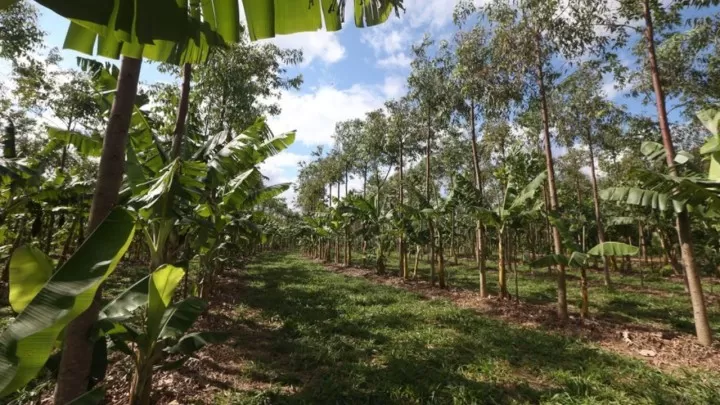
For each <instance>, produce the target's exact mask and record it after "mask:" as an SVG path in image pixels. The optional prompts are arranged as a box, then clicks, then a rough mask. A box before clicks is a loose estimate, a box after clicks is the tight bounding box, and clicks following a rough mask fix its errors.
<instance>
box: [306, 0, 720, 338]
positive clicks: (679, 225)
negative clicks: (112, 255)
mask: <svg viewBox="0 0 720 405" xmlns="http://www.w3.org/2000/svg"><path fill="white" fill-rule="evenodd" d="M712 6H714V3H712V2H699V1H698V2H687V1H682V2H679V1H678V2H670V3H669V4H668V3H667V2H656V1H651V0H642V1H620V2H615V3H613V4H612V5H611V4H608V3H607V2H602V1H593V0H583V1H580V2H573V3H572V4H566V3H563V2H534V1H523V2H512V3H511V2H507V1H502V0H496V1H493V2H491V3H490V4H488V5H487V6H484V7H482V8H476V7H475V6H474V5H473V4H472V3H471V2H461V3H459V4H458V6H457V7H456V10H455V19H456V23H457V25H458V32H457V33H456V34H455V37H454V39H453V40H452V41H451V42H448V41H440V42H435V41H433V40H432V39H431V38H429V37H426V38H425V39H424V41H423V42H422V43H420V44H418V45H415V46H414V47H413V52H414V56H415V59H414V61H413V62H412V65H411V67H412V70H411V73H410V76H409V77H408V81H407V87H408V93H407V95H406V96H404V97H402V98H401V99H399V100H392V101H388V102H387V103H386V104H385V106H384V108H382V109H379V110H377V111H372V112H370V113H368V114H367V115H366V116H365V117H364V118H363V119H357V120H351V121H347V122H340V123H338V124H337V127H336V131H335V144H334V147H333V148H332V149H331V150H330V151H329V152H327V153H325V151H323V150H318V151H317V152H316V153H315V154H316V157H317V159H316V160H314V161H313V162H309V163H304V164H303V165H301V168H300V174H299V179H298V184H297V186H296V187H297V204H298V206H299V207H300V209H301V210H302V211H303V212H304V213H305V214H306V215H307V216H308V217H310V218H312V219H309V220H308V223H309V225H308V226H307V228H306V241H307V243H308V245H307V248H308V250H309V251H313V252H314V253H315V255H317V256H319V257H324V258H327V259H329V254H330V253H329V249H330V241H331V240H335V243H336V244H337V247H336V249H335V251H336V257H337V259H336V261H339V254H338V253H337V252H338V251H340V250H341V249H339V248H338V247H339V245H340V239H344V241H345V247H344V248H343V250H344V251H345V255H344V256H345V264H350V256H351V251H352V246H351V244H352V243H353V241H357V242H355V243H357V244H359V246H358V247H360V248H361V249H362V251H363V252H366V251H367V247H368V245H370V246H374V247H375V253H374V256H375V260H376V266H377V269H378V271H384V269H385V260H386V257H387V253H388V251H389V250H391V249H392V246H393V245H395V246H396V248H397V252H398V256H399V263H398V268H399V273H400V275H402V276H404V277H408V276H409V274H410V272H409V270H408V267H409V266H408V261H409V258H408V254H409V252H408V250H409V246H413V245H414V246H416V252H417V254H419V253H420V252H421V248H420V247H421V246H426V250H427V251H428V254H429V257H430V265H431V274H432V282H433V283H435V281H436V279H437V282H438V283H439V285H440V286H441V287H443V286H445V276H444V274H445V272H444V263H445V262H446V260H447V259H446V258H445V256H446V255H447V254H448V250H449V252H450V253H449V254H450V255H452V256H454V257H455V259H454V260H457V259H456V257H457V252H458V250H460V249H467V247H470V249H471V250H472V251H474V253H475V256H476V261H477V266H478V273H479V293H480V295H481V296H483V297H485V296H487V295H488V287H487V274H486V271H487V260H488V257H489V255H490V252H492V251H494V250H495V248H494V247H491V246H497V259H498V270H499V288H500V291H499V294H500V295H501V296H503V297H506V296H508V291H507V285H506V281H505V279H506V275H505V273H506V271H505V270H506V269H505V268H506V266H513V265H515V266H516V260H515V258H516V257H518V256H521V257H522V256H523V255H527V256H529V257H530V258H531V259H532V261H535V259H536V258H537V257H539V256H544V255H547V254H551V255H552V257H554V259H553V260H551V261H550V262H548V261H547V260H545V261H543V262H542V263H545V264H552V265H553V267H554V268H555V274H556V277H557V311H558V317H559V318H560V319H562V320H564V319H566V318H567V317H568V309H567V299H566V295H567V294H566V282H565V267H566V266H567V265H568V264H569V263H570V261H569V260H568V259H564V258H565V257H569V256H570V253H571V252H573V251H575V252H585V251H587V250H588V248H589V247H590V246H592V245H593V244H595V243H597V244H602V243H603V242H607V241H609V240H611V239H612V240H616V241H618V240H619V241H623V242H627V243H628V244H633V245H638V246H640V248H641V250H642V254H643V256H645V257H648V256H649V255H652V254H663V255H664V256H665V257H666V259H667V260H668V262H669V263H671V264H672V265H673V268H674V270H675V271H676V272H677V273H678V274H682V275H683V276H684V280H685V285H686V288H687V290H688V291H689V294H690V297H691V300H692V304H693V312H694V317H695V325H696V331H697V336H698V340H699V342H700V343H702V344H704V345H709V344H710V343H711V341H712V336H711V335H712V331H711V329H710V326H709V323H708V319H707V314H706V308H705V301H704V297H703V292H702V288H701V283H700V273H701V271H702V270H701V267H703V268H705V270H706V271H707V272H708V273H712V272H715V271H716V268H715V267H716V258H717V253H716V252H717V246H716V244H715V242H714V241H716V240H717V231H718V229H717V224H716V223H715V221H712V220H711V219H710V218H712V216H713V215H714V208H713V206H714V200H715V199H716V198H717V196H716V193H715V191H714V187H715V185H714V183H713V181H715V179H714V178H713V177H712V176H711V177H710V178H709V179H708V176H707V174H706V173H707V171H706V170H705V167H706V166H705V165H706V164H705V163H704V162H703V161H701V160H700V158H699V157H695V158H694V159H693V153H696V152H703V153H711V152H712V151H711V150H710V149H708V148H705V150H702V151H699V150H698V149H699V147H700V145H701V143H700V142H699V140H701V139H705V138H707V132H706V130H705V129H704V128H702V125H701V123H700V120H698V119H697V118H695V114H696V112H698V111H700V110H704V109H706V108H708V107H709V106H711V105H713V103H716V102H717V101H718V100H717V94H718V92H717V90H718V88H717V84H718V83H717V72H716V71H715V67H714V66H715V64H716V63H717V48H716V46H717V41H716V39H717V32H718V31H717V27H718V23H719V22H720V19H718V16H717V15H712V14H711V13H712V12H713V10H714V9H713V8H712ZM695 15H702V16H707V17H703V18H694V17H693V16H695ZM626 55H633V56H634V57H635V58H636V61H635V62H633V63H628V62H623V59H627V56H626ZM608 78H614V81H615V82H616V85H617V86H619V87H622V88H623V89H626V91H627V92H628V93H629V94H630V95H631V96H633V97H635V98H637V99H639V101H641V102H643V103H654V104H656V106H657V109H656V110H657V111H656V113H654V114H643V113H635V114H632V113H630V112H628V110H627V109H626V108H625V107H624V106H623V105H620V104H616V103H614V102H613V101H612V100H608V98H607V95H606V94H604V91H603V89H604V88H605V85H604V83H605V81H606V79H608ZM668 100H669V101H670V103H671V105H672V107H673V109H675V110H676V114H675V116H676V117H677V119H676V122H674V123H673V122H671V121H670V119H669V116H668V114H669V111H668V110H669V109H668V107H667V105H666V103H667V101H668ZM703 117H705V118H706V119H704V121H705V122H712V118H708V117H714V115H712V114H707V113H706V114H705V115H703ZM715 119H717V118H715ZM715 125H716V124H715ZM708 128H712V124H708ZM678 146H681V147H682V148H683V149H688V151H682V152H676V147H678ZM562 150H566V152H565V153H563V154H561V156H558V151H562ZM608 173H611V174H612V175H611V176H608V175H607V174H608ZM603 174H605V175H603ZM711 174H712V172H711ZM351 177H352V178H357V179H361V181H362V187H361V190H355V191H353V192H349V191H348V183H349V179H350V178H351ZM698 181H701V182H702V184H700V183H698ZM343 184H344V188H345V191H346V192H345V197H344V198H341V196H340V190H341V188H342V185H343ZM333 190H334V191H335V194H333ZM698 190H699V191H698ZM603 199H605V200H613V201H615V202H619V204H616V203H607V202H604V201H603ZM690 210H692V211H693V214H692V215H691V214H690V212H689V211H690ZM708 221H710V222H708ZM470 224H472V225H470ZM357 232H359V233H360V234H361V235H362V237H361V238H356V237H355V236H354V235H355V234H356V233H357ZM696 238H701V240H703V242H704V243H703V246H702V249H699V248H695V247H694V246H693V242H692V241H693V239H696ZM616 253H617V254H620V253H621V252H620V251H618V252H616ZM625 254H627V253H625ZM417 260H418V259H417V256H416V259H415V262H416V263H417ZM624 260H625V263H624V265H623V266H630V265H631V264H630V262H629V261H628V260H627V259H624ZM602 262H603V263H602V268H603V272H604V275H605V276H604V278H605V283H606V285H607V286H608V287H609V286H610V284H611V282H612V275H611V271H610V268H611V267H613V266H617V263H616V260H615V259H610V255H609V254H608V255H605V256H604V258H603V260H602Z"/></svg>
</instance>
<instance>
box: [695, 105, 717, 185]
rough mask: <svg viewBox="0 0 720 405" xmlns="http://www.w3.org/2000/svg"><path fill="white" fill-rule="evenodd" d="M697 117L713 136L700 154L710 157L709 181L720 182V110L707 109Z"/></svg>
mask: <svg viewBox="0 0 720 405" xmlns="http://www.w3.org/2000/svg"><path fill="white" fill-rule="evenodd" d="M697 116H698V118H699V119H700V121H701V122H702V123H703V125H705V127H706V128H707V129H708V131H710V133H711V134H712V136H711V137H710V139H709V140H708V141H707V143H705V145H703V147H702V148H701V149H700V153H702V154H704V155H710V168H709V170H708V180H712V181H720V109H717V108H711V109H706V110H703V111H700V112H699V113H698V114H697Z"/></svg>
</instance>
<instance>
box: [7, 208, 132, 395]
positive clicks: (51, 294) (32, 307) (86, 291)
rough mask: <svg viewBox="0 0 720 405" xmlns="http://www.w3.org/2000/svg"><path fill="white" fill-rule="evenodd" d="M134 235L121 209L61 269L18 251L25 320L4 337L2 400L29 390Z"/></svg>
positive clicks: (16, 285) (17, 287) (15, 296)
mask: <svg viewBox="0 0 720 405" xmlns="http://www.w3.org/2000/svg"><path fill="white" fill-rule="evenodd" d="M134 231H135V220H134V218H133V217H132V215H131V214H130V213H129V212H128V211H126V210H124V209H120V208H118V209H115V210H114V211H112V212H111V214H110V215H109V216H108V217H107V218H106V219H105V220H104V221H103V222H102V224H101V225H100V226H99V227H98V228H97V229H96V230H95V231H94V232H93V233H92V234H91V235H89V236H88V238H87V239H86V240H85V242H84V243H83V244H82V245H81V246H80V247H79V248H78V249H77V251H76V252H75V254H73V255H72V256H71V257H70V258H69V259H68V260H67V261H66V262H65V263H63V264H62V265H60V266H59V268H57V269H55V268H54V267H55V266H54V265H53V262H52V260H51V259H50V258H48V257H47V256H46V255H45V254H44V253H42V252H41V251H40V250H39V249H37V248H34V247H32V246H24V247H21V248H19V249H17V250H16V251H15V253H14V254H13V257H12V259H11V263H10V297H11V298H10V301H11V305H12V307H13V309H14V310H15V311H17V312H19V315H18V316H17V317H16V318H15V320H14V321H13V322H12V323H10V325H9V326H8V327H7V328H6V329H5V331H4V332H3V333H2V335H0V396H6V395H9V394H11V393H13V392H14V391H16V390H17V389H19V388H21V387H23V386H25V384H27V383H28V382H29V381H30V380H32V379H33V378H34V377H35V376H36V375H37V373H38V372H39V371H40V370H41V369H42V367H43V365H44V364H45V363H46V362H47V360H48V358H49V357H50V354H51V353H52V351H53V349H54V348H56V347H58V346H57V344H58V339H59V338H60V336H61V332H62V331H63V328H64V327H65V326H67V324H68V323H70V321H72V320H73V319H75V318H76V317H77V316H79V315H80V314H81V313H83V312H84V311H85V310H87V309H88V308H89V307H90V305H91V303H92V302H93V298H94V296H95V292H96V290H97V289H98V287H99V285H100V284H101V283H102V282H103V281H104V280H105V279H106V278H107V277H108V276H109V275H110V274H111V273H112V272H113V271H114V270H115V268H116V267H117V264H118V263H119V261H120V259H121V258H122V256H123V255H124V253H125V251H126V250H127V248H128V246H129V245H130V242H131V241H132V237H133V234H134Z"/></svg>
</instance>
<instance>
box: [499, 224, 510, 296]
mask: <svg viewBox="0 0 720 405" xmlns="http://www.w3.org/2000/svg"><path fill="white" fill-rule="evenodd" d="M498 290H499V291H498V293H499V294H500V298H502V299H506V298H507V297H508V290H507V274H506V272H505V236H504V235H503V233H502V231H501V232H499V233H498Z"/></svg>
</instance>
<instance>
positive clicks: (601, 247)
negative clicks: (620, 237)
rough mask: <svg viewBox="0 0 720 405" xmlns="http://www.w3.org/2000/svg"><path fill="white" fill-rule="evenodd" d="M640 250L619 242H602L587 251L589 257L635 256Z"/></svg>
mask: <svg viewBox="0 0 720 405" xmlns="http://www.w3.org/2000/svg"><path fill="white" fill-rule="evenodd" d="M639 251H640V249H639V248H638V247H637V246H633V245H628V244H627V243H621V242H604V243H600V244H598V245H595V246H594V247H593V248H592V249H590V250H588V252H587V254H588V255H590V256H635V255H637V254H638V252H639Z"/></svg>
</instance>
